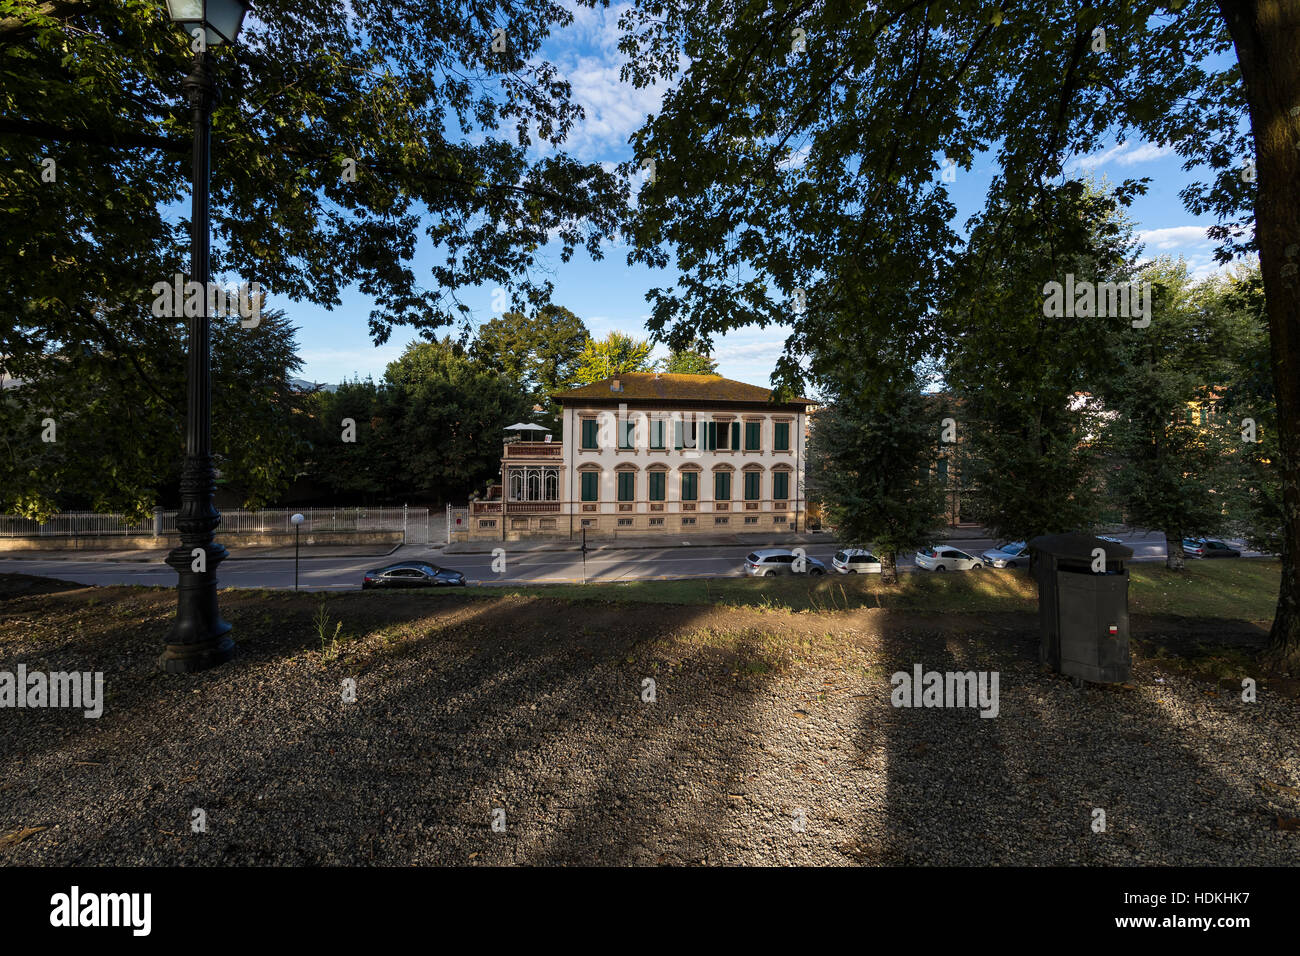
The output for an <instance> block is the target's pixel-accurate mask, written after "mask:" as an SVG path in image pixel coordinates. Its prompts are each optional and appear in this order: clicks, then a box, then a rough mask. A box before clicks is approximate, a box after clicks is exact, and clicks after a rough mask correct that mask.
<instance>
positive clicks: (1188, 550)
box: [1183, 538, 1241, 558]
mask: <svg viewBox="0 0 1300 956" xmlns="http://www.w3.org/2000/svg"><path fill="white" fill-rule="evenodd" d="M1183 554H1185V555H1188V556H1189V557H1193V558H1239V557H1241V552H1240V551H1238V550H1237V549H1236V548H1230V547H1228V545H1226V544H1224V543H1223V542H1222V541H1217V540H1215V539H1214V538H1183Z"/></svg>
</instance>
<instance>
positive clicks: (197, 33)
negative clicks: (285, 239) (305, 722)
mask: <svg viewBox="0 0 1300 956" xmlns="http://www.w3.org/2000/svg"><path fill="white" fill-rule="evenodd" d="M167 12H168V14H170V16H171V18H172V20H174V21H175V22H177V23H179V24H180V25H181V26H182V27H183V28H184V30H185V32H186V34H188V35H189V36H190V37H192V38H193V39H194V40H195V41H196V49H197V50H198V52H197V53H196V54H195V56H194V72H192V73H191V74H190V75H189V76H187V77H186V78H185V81H184V84H183V85H184V89H185V95H186V97H187V98H188V99H189V101H190V107H191V109H192V110H193V111H194V181H193V205H192V212H191V215H190V228H191V235H190V279H191V280H192V281H194V282H196V283H198V284H199V285H200V286H201V287H202V289H203V290H204V294H203V296H202V298H203V301H204V303H205V305H204V307H203V308H202V309H200V310H199V311H200V313H201V314H200V315H197V316H192V317H191V318H190V321H189V334H188V343H187V344H188V352H189V355H188V362H187V369H186V377H187V384H186V393H187V394H186V399H187V401H186V405H187V411H186V417H185V464H184V465H183V467H182V468H181V508H180V512H179V513H178V514H177V516H176V528H177V530H178V531H180V534H181V543H180V546H179V547H177V548H175V549H173V550H172V551H171V552H170V553H169V554H168V555H167V563H168V564H169V565H170V566H171V567H173V568H175V569H176V573H177V574H178V575H179V576H180V578H179V580H178V581H177V585H176V592H177V609H176V620H175V621H174V622H172V626H171V628H170V629H169V630H168V632H167V638H166V641H167V643H166V647H165V648H164V649H163V652H162V656H161V657H159V658H158V666H159V667H160V668H162V669H163V670H164V671H167V672H169V673H187V672H189V671H199V670H203V669H205V668H208V667H215V666H216V665H218V664H223V663H225V662H226V661H228V660H230V659H231V658H232V657H234V655H235V643H234V641H232V640H231V639H230V625H229V624H228V623H227V622H226V621H224V620H222V618H221V612H220V610H219V609H218V608H217V565H219V564H220V563H221V562H222V561H223V560H224V559H225V557H226V549H225V548H224V547H222V546H221V545H220V544H217V543H216V541H215V533H216V530H217V526H218V525H220V524H221V512H219V511H218V510H217V509H216V506H215V505H214V503H213V500H212V498H213V495H214V494H215V492H216V474H215V472H214V471H213V468H212V381H211V377H212V361H211V356H210V354H209V352H210V345H211V342H210V338H211V336H210V331H209V327H208V314H207V306H206V303H207V299H208V296H207V285H208V279H209V262H208V255H209V239H210V237H209V231H210V230H209V225H208V178H209V175H210V173H211V165H212V164H211V156H210V150H209V146H210V143H211V139H212V107H213V104H215V103H216V102H217V98H218V97H217V87H216V84H215V82H213V78H212V67H211V63H210V61H209V58H208V52H207V51H208V47H213V46H219V45H221V44H222V43H233V42H234V41H235V37H236V36H237V35H238V33H239V28H240V26H241V25H242V24H243V21H244V14H245V13H247V12H248V3H247V2H246V0H167ZM200 40H201V42H199V41H200Z"/></svg>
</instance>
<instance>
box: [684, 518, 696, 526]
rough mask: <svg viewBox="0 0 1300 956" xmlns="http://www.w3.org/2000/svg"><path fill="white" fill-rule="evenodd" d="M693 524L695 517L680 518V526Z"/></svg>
mask: <svg viewBox="0 0 1300 956" xmlns="http://www.w3.org/2000/svg"><path fill="white" fill-rule="evenodd" d="M693 524H695V519H694V518H683V519H682V526H683V527H685V526H687V525H693Z"/></svg>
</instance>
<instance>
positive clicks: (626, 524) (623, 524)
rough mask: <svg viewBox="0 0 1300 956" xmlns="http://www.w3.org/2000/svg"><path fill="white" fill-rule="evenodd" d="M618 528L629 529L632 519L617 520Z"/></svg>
mask: <svg viewBox="0 0 1300 956" xmlns="http://www.w3.org/2000/svg"><path fill="white" fill-rule="evenodd" d="M618 526H619V527H620V528H630V527H632V519H631V518H619V519H618Z"/></svg>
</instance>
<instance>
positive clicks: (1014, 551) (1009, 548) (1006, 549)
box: [1002, 544, 1024, 554]
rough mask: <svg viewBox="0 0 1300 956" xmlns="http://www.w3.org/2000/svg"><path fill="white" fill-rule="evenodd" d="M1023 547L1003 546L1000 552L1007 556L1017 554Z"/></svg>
mask: <svg viewBox="0 0 1300 956" xmlns="http://www.w3.org/2000/svg"><path fill="white" fill-rule="evenodd" d="M1023 547H1024V545H1023V544H1004V545H1003V546H1002V550H1003V551H1004V552H1006V553H1007V554H1019V553H1020V549H1021V548H1023Z"/></svg>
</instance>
